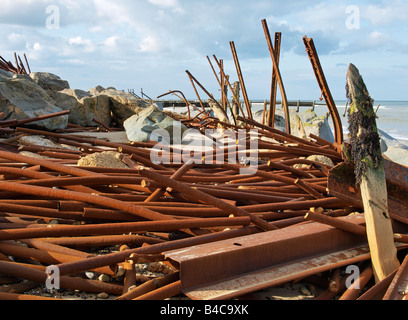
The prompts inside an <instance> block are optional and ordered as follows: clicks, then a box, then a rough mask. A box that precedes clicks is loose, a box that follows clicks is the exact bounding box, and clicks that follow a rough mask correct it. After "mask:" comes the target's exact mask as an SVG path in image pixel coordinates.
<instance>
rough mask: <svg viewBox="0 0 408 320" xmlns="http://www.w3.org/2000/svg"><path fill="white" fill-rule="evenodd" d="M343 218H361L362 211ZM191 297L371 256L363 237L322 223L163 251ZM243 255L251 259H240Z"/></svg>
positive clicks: (218, 294) (255, 286) (246, 288)
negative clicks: (176, 268) (177, 267)
mask: <svg viewBox="0 0 408 320" xmlns="http://www.w3.org/2000/svg"><path fill="white" fill-rule="evenodd" d="M341 219H345V220H347V221H348V222H351V223H357V224H361V223H364V219H362V218H361V216H351V217H346V218H341ZM163 254H164V255H165V256H166V258H167V259H170V260H172V261H174V262H177V263H178V265H179V270H180V279H181V283H182V291H183V293H184V294H186V295H187V296H188V297H190V298H191V299H197V300H212V299H230V298H234V297H237V296H240V295H242V294H245V293H249V292H253V291H256V290H260V289H265V288H268V287H271V286H275V285H279V284H283V283H286V282H288V281H291V280H295V279H299V278H302V277H306V276H308V275H312V274H316V273H318V272H322V271H326V270H331V269H333V268H334V267H340V266H345V265H348V264H351V263H356V262H358V261H363V260H367V259H369V258H370V251H369V248H368V245H367V242H366V239H365V237H362V236H359V235H355V234H350V233H348V232H344V231H342V230H339V229H336V228H333V227H330V226H327V225H323V224H320V223H308V224H302V225H298V226H296V225H295V226H292V227H291V228H287V229H281V230H274V231H269V232H262V233H259V234H256V235H250V236H244V237H240V238H234V239H227V240H224V241H219V242H215V243H209V244H203V245H199V246H195V247H190V248H184V249H182V250H172V251H167V252H163ZM242 257H245V260H246V261H251V263H242Z"/></svg>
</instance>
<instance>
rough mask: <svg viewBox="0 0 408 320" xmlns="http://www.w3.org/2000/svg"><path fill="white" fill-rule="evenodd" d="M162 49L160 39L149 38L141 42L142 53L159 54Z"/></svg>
mask: <svg viewBox="0 0 408 320" xmlns="http://www.w3.org/2000/svg"><path fill="white" fill-rule="evenodd" d="M160 47H161V45H160V41H159V39H158V38H156V37H154V36H147V37H145V38H143V39H142V41H141V42H140V51H141V52H159V51H160Z"/></svg>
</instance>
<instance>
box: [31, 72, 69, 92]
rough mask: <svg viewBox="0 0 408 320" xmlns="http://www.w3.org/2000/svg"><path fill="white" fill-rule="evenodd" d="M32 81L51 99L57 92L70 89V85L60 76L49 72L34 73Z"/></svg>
mask: <svg viewBox="0 0 408 320" xmlns="http://www.w3.org/2000/svg"><path fill="white" fill-rule="evenodd" d="M30 77H31V79H33V80H34V82H36V83H37V84H38V85H39V86H40V87H41V88H43V89H44V90H45V91H46V92H47V93H48V95H49V96H50V97H51V98H54V94H55V92H58V91H61V90H64V89H69V88H70V87H69V83H68V81H66V80H62V79H61V78H60V77H59V76H57V75H55V74H52V73H49V72H32V73H30Z"/></svg>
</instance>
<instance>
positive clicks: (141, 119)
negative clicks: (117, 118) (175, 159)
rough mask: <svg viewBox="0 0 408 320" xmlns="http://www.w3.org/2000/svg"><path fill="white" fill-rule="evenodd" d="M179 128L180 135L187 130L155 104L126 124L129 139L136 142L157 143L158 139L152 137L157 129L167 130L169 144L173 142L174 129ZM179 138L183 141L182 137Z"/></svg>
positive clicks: (131, 118) (128, 120)
mask: <svg viewBox="0 0 408 320" xmlns="http://www.w3.org/2000/svg"><path fill="white" fill-rule="evenodd" d="M177 126H179V128H180V134H183V133H184V132H185V131H186V130H187V127H186V126H185V125H183V124H182V123H181V122H179V121H176V120H174V119H173V118H172V117H170V116H168V115H166V114H165V113H164V112H162V111H160V110H159V108H158V107H157V106H156V105H154V104H152V105H151V106H150V107H148V108H146V109H144V110H143V111H141V112H140V113H139V114H135V115H133V116H132V117H130V118H128V119H127V120H126V121H125V122H124V127H125V130H126V134H127V137H128V139H129V140H130V141H135V142H147V141H149V140H156V141H157V140H158V137H157V136H155V135H152V132H153V131H155V130H157V129H162V130H165V131H166V132H167V134H168V137H169V139H170V141H167V142H171V141H172V140H173V138H174V137H173V129H174V128H175V127H177ZM176 130H177V129H176ZM177 138H178V137H177ZM179 138H180V139H181V138H182V137H179Z"/></svg>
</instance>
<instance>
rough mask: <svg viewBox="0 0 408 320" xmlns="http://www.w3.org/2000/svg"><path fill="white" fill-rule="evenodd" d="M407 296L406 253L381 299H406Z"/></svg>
mask: <svg viewBox="0 0 408 320" xmlns="http://www.w3.org/2000/svg"><path fill="white" fill-rule="evenodd" d="M407 297H408V255H407V256H405V259H404V261H403V263H402V265H401V266H400V267H399V268H398V271H397V273H396V275H395V277H394V278H393V280H392V282H391V284H390V286H389V287H388V290H387V292H386V293H385V295H384V297H383V300H407Z"/></svg>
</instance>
